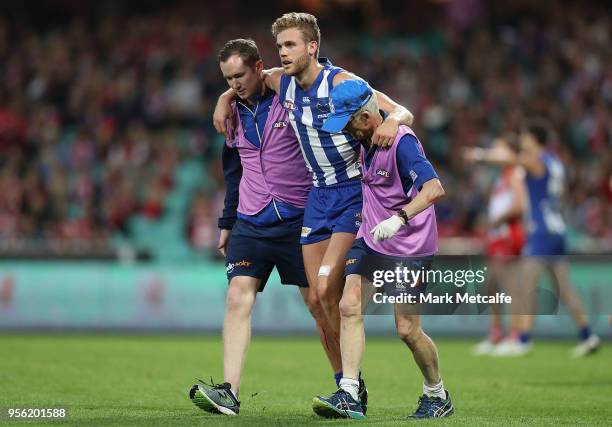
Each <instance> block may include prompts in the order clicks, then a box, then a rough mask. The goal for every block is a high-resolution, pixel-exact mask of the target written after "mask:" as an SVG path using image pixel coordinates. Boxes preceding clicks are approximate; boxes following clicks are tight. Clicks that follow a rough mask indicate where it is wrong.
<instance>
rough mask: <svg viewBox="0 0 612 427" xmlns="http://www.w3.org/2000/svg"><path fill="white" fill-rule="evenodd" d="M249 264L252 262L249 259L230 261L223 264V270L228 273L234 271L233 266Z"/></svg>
mask: <svg viewBox="0 0 612 427" xmlns="http://www.w3.org/2000/svg"><path fill="white" fill-rule="evenodd" d="M251 264H253V263H252V262H251V261H245V260H242V261H238V262H230V263H228V264H227V265H226V266H225V271H226V272H227V273H228V274H230V273H231V272H232V271H234V268H236V267H250V266H251Z"/></svg>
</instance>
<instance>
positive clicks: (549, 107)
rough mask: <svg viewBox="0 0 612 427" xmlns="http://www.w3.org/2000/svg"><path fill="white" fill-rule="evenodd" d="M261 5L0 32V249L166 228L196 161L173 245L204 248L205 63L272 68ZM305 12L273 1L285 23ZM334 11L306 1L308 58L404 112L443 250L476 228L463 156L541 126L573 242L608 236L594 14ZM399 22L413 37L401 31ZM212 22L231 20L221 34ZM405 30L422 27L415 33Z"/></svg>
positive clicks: (609, 90) (609, 159) (611, 45)
mask: <svg viewBox="0 0 612 427" xmlns="http://www.w3.org/2000/svg"><path fill="white" fill-rule="evenodd" d="M50 3H51V4H55V5H56V4H57V3H55V2H50ZM272 3H274V2H269V3H267V4H266V6H265V7H262V8H258V9H257V10H255V11H253V12H252V13H251V14H247V13H246V11H245V10H243V9H244V8H243V7H242V6H240V2H238V1H226V2H223V4H222V5H219V4H217V5H209V4H206V6H201V5H200V4H197V3H189V2H178V3H177V4H175V5H173V6H158V7H152V9H151V10H148V11H147V12H146V13H144V12H142V11H140V10H129V9H127V10H125V11H122V12H120V13H118V12H116V11H115V12H108V13H105V14H103V15H102V16H98V17H97V19H95V20H92V19H88V17H87V16H86V14H83V13H81V12H82V11H81V9H79V8H76V9H77V11H75V12H74V13H73V14H72V15H70V14H68V15H66V16H67V18H65V19H64V20H63V21H62V20H57V22H52V21H53V20H51V22H46V23H45V24H44V25H40V23H39V22H36V21H35V20H32V21H31V22H30V21H28V19H26V18H25V16H21V19H12V18H11V15H10V14H6V15H5V17H4V18H3V19H0V153H1V154H0V240H3V241H7V240H20V239H47V240H48V239H57V240H70V239H94V240H95V239H102V240H104V239H110V238H111V237H112V236H113V235H116V234H117V233H121V234H122V235H124V236H126V237H128V238H129V233H130V229H129V219H130V218H131V217H133V216H135V215H143V216H145V217H147V218H150V219H153V220H154V219H157V218H160V217H162V216H163V215H164V210H165V200H166V198H167V197H168V195H169V194H171V192H172V191H173V188H174V185H175V182H174V181H175V174H176V172H177V170H178V169H179V168H180V167H181V164H182V163H183V162H184V161H185V160H188V159H194V158H195V159H199V160H200V161H201V164H202V167H203V168H204V170H205V176H206V177H207V178H206V180H207V181H209V183H207V184H206V185H204V184H203V187H202V188H203V190H202V191H200V192H196V193H194V196H193V198H194V199H193V203H192V204H191V207H190V208H189V209H188V210H187V211H186V212H185V216H186V218H188V220H187V226H186V227H185V230H182V232H184V233H185V236H186V238H187V239H189V240H190V242H192V244H193V246H194V247H196V248H209V249H210V248H214V246H215V244H216V237H215V233H216V231H215V229H216V217H217V215H218V214H219V213H220V211H221V206H220V204H221V200H222V198H220V197H218V194H216V193H215V192H211V191H209V190H204V188H210V187H211V185H210V182H214V183H216V184H214V185H213V186H217V187H218V190H217V191H218V192H223V191H224V190H223V188H222V179H221V172H220V166H219V163H220V155H219V147H220V146H221V144H222V138H221V137H219V136H218V135H216V134H215V132H214V129H213V127H212V120H211V115H212V109H213V107H214V105H215V102H216V98H217V96H218V94H219V93H220V92H221V91H222V90H223V88H224V85H225V82H224V81H223V79H222V78H221V75H220V73H219V71H218V67H217V63H216V50H217V49H218V48H219V47H220V46H222V45H223V43H224V42H225V41H226V40H228V39H230V38H235V37H251V38H254V39H255V40H256V41H257V42H258V44H259V46H260V49H261V52H262V54H263V56H264V59H265V61H266V64H265V65H266V66H275V65H277V63H278V60H277V59H278V58H277V55H276V52H275V50H274V42H273V39H272V37H271V35H270V33H269V26H270V24H271V22H272V21H273V19H274V18H275V17H276V16H277V15H280V12H282V11H284V10H281V9H280V8H278V7H275V5H274V4H272ZM293 3H295V4H293ZM308 3H310V2H289V4H291V6H292V8H294V9H300V8H302V6H303V5H308ZM345 3H359V2H338V4H336V5H335V7H336V8H335V9H334V11H330V10H329V9H327V8H326V7H324V6H322V5H320V2H312V4H313V5H312V7H313V8H314V10H312V11H313V12H314V13H316V14H317V15H318V16H320V26H321V29H322V32H323V35H322V36H323V42H322V45H321V54H322V55H324V56H329V57H330V58H331V59H332V61H333V62H334V63H335V64H336V65H339V66H343V67H346V68H348V69H351V70H354V71H355V72H356V73H357V74H358V75H360V76H361V77H363V78H365V79H366V80H368V81H369V82H370V83H371V84H372V85H373V86H375V87H376V88H378V89H379V90H381V91H383V92H385V93H387V94H388V95H390V96H391V97H392V98H394V99H395V100H397V101H398V102H400V103H402V104H403V105H405V106H407V107H408V108H409V109H410V110H411V111H412V112H413V113H414V114H415V117H416V121H415V130H416V133H417V135H419V136H420V138H421V140H422V142H423V143H424V146H425V149H426V150H427V152H428V155H429V157H430V158H431V159H432V160H433V162H434V166H435V167H436V170H438V171H439V172H440V173H441V177H440V178H441V179H442V182H444V185H445V188H446V193H447V197H446V199H444V200H443V201H442V202H441V203H440V204H439V205H437V207H436V209H437V215H438V225H439V230H440V235H441V237H448V236H476V237H478V236H482V235H483V234H484V230H485V216H486V209H484V208H483V207H484V206H486V200H487V194H488V191H489V187H490V183H491V178H492V177H491V176H490V173H491V172H490V170H489V169H486V168H484V167H483V168H480V167H469V168H468V167H466V165H465V164H464V163H463V162H462V160H461V158H462V156H461V150H462V149H463V148H464V147H466V146H474V145H480V146H487V145H489V144H490V143H491V141H492V139H493V138H494V137H495V136H497V135H499V134H501V133H504V132H506V131H509V130H513V129H517V128H518V126H519V125H520V123H521V122H522V121H523V119H525V118H527V117H531V116H535V115H537V116H545V117H547V118H548V119H549V120H550V121H551V122H552V123H553V124H554V128H555V130H556V140H557V142H556V150H557V151H558V154H559V155H560V156H561V158H562V159H563V161H564V163H565V166H566V171H567V175H568V185H569V187H568V190H569V191H568V194H567V196H568V197H567V206H568V210H567V219H568V222H569V225H570V228H571V231H572V233H573V235H574V236H578V237H580V238H584V237H586V238H589V237H595V238H600V239H608V240H610V239H611V238H612V191H611V190H610V177H611V176H612V150H611V146H612V39H611V37H612V22H611V21H610V18H609V15H608V14H606V13H600V11H601V9H600V7H605V5H602V6H598V4H597V3H593V4H590V3H587V4H580V5H578V4H576V5H574V4H571V3H569V4H568V3H563V7H551V2H547V3H546V4H547V6H546V8H545V9H543V10H546V11H547V12H546V14H545V15H544V14H543V13H542V12H541V11H539V10H538V6H537V5H532V7H531V8H529V7H528V6H527V5H528V2H519V3H516V2H514V3H515V5H514V6H511V5H510V3H512V2H501V3H502V4H503V5H502V6H499V5H498V6H496V7H497V9H494V10H493V9H492V10H489V9H488V8H489V5H485V2H481V1H477V0H465V1H460V2H450V3H444V2H432V5H430V6H429V8H428V9H427V11H428V12H427V13H425V12H422V13H423V14H425V15H426V16H422V15H419V14H418V13H413V11H410V10H407V8H408V7H409V6H407V5H403V6H398V5H394V6H389V5H387V6H385V4H386V3H383V4H382V5H379V6H376V5H375V4H374V5H373V3H374V2H363V4H362V5H361V6H360V7H359V8H356V9H355V8H352V9H351V12H350V13H349V12H347V13H346V14H344V15H343V14H342V11H343V10H344V9H345V8H347V7H348V6H347V4H345ZM456 3H459V4H460V6H461V5H462V6H463V7H468V6H470V7H471V8H472V9H471V11H472V13H469V14H466V13H463V12H462V10H461V9H460V6H456ZM506 3H507V4H506ZM553 3H554V4H556V5H557V6H559V5H560V2H553ZM453 4H455V6H453ZM317 5H318V6H317ZM517 5H518V6H517ZM286 6H287V2H285V3H283V7H286ZM315 6H316V7H315ZM351 6H355V5H354V4H353V5H351ZM385 7H387V8H388V7H397V8H399V9H400V10H398V11H396V13H389V11H388V10H387V9H386V8H385ZM525 8H527V9H528V10H527V12H526V9H525ZM79 11H81V12H79ZM409 13H412V15H413V16H412V18H411V19H412V20H413V21H414V22H413V24H414V25H413V26H408V25H405V24H406V23H405V22H404V17H405V16H407V14H409ZM19 16H20V15H19ZM219 16H223V17H225V18H224V19H226V18H227V17H230V16H235V17H237V18H236V19H234V20H232V25H224V23H223V22H220V20H219ZM343 16H344V17H343ZM484 16H487V19H486V22H487V25H484V24H481V22H485V21H484ZM247 17H248V19H247ZM366 17H367V19H366ZM239 18H240V19H242V21H243V22H239V20H238V19H239ZM227 19H229V18H227ZM419 19H421V20H422V21H423V22H425V23H424V24H423V23H421V25H420V26H419V25H416V24H415V22H418V20H419ZM217 184H218V185H217ZM203 236H204V237H203ZM206 236H210V237H206Z"/></svg>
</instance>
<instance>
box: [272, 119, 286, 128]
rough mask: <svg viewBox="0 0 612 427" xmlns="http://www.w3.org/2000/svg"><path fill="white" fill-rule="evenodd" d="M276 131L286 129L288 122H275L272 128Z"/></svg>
mask: <svg viewBox="0 0 612 427" xmlns="http://www.w3.org/2000/svg"><path fill="white" fill-rule="evenodd" d="M272 127H273V128H274V129H282V128H286V127H287V122H286V121H284V120H280V121H278V122H274V125H273V126H272Z"/></svg>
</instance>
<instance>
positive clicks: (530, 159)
mask: <svg viewBox="0 0 612 427" xmlns="http://www.w3.org/2000/svg"><path fill="white" fill-rule="evenodd" d="M464 158H465V159H466V160H468V161H472V162H482V163H489V164H493V165H502V166H504V165H520V166H522V167H524V168H525V170H526V171H527V172H528V173H529V174H530V175H533V176H535V177H539V176H542V175H543V174H544V165H543V164H542V162H541V161H540V159H539V158H538V157H537V156H535V155H532V154H531V153H526V152H524V151H521V152H520V153H518V154H516V153H514V152H512V150H509V149H507V148H503V147H496V148H478V147H475V148H469V149H467V150H465V153H464Z"/></svg>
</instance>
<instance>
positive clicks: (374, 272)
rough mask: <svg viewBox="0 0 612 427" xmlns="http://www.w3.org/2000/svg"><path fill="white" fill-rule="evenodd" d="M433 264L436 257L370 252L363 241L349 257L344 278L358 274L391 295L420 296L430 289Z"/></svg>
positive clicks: (351, 251) (354, 246) (358, 243)
mask: <svg viewBox="0 0 612 427" xmlns="http://www.w3.org/2000/svg"><path fill="white" fill-rule="evenodd" d="M432 262H433V255H429V256H406V257H395V256H389V255H384V254H381V253H379V252H376V251H374V250H373V249H370V248H369V247H368V246H367V245H366V244H365V242H364V240H363V239H356V240H355V242H354V243H353V246H352V247H351V249H350V250H349V251H348V253H347V254H346V266H345V268H344V276H345V277H346V276H348V275H349V274H358V275H360V276H362V277H365V278H366V279H368V281H369V282H371V283H372V284H373V285H374V286H375V287H376V288H378V290H379V291H384V293H385V294H387V295H393V296H398V295H400V294H419V293H422V292H424V291H425V289H426V288H427V280H426V276H427V271H428V270H429V268H430V267H431V264H432ZM398 272H399V274H398ZM397 279H399V280H397ZM415 279H416V280H415Z"/></svg>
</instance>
